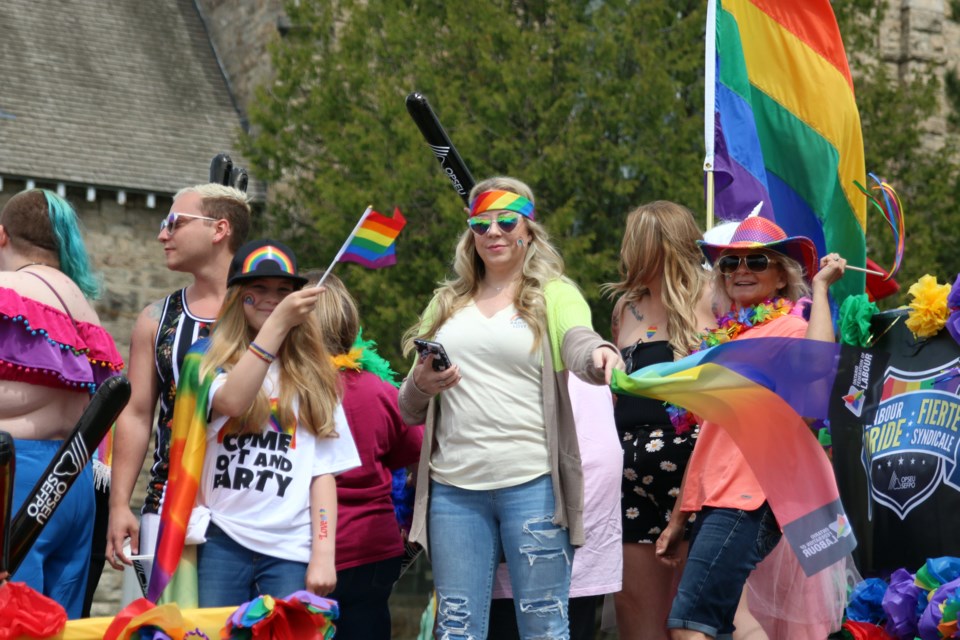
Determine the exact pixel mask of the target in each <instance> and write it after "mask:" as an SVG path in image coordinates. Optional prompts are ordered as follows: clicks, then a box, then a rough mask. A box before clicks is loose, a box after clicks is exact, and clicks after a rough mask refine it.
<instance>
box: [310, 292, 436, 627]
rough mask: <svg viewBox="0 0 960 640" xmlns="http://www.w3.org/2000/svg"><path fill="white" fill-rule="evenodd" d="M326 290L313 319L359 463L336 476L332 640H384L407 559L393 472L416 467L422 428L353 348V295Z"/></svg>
mask: <svg viewBox="0 0 960 640" xmlns="http://www.w3.org/2000/svg"><path fill="white" fill-rule="evenodd" d="M324 286H325V287H326V289H327V291H326V292H325V293H324V295H323V296H321V298H320V302H319V303H318V305H317V313H319V314H320V325H321V326H322V327H323V330H324V340H325V341H326V346H327V350H328V351H329V352H330V353H331V354H334V355H335V358H334V363H335V364H336V365H337V366H338V367H339V368H340V379H341V382H342V383H343V410H344V412H345V413H346V415H347V423H348V424H349V425H350V431H351V433H352V434H353V439H354V442H356V445H357V450H358V451H359V452H360V461H361V466H360V467H359V468H357V469H353V470H352V471H348V472H346V473H343V474H341V475H338V476H337V505H338V516H337V538H336V543H337V547H336V566H337V588H336V589H335V590H334V592H333V593H331V594H330V596H329V597H331V598H333V599H334V600H336V601H337V603H338V604H339V606H340V617H339V618H338V619H337V638H344V639H345V640H357V639H358V638H359V639H364V640H389V638H390V634H391V629H390V609H389V607H388V606H387V601H388V599H389V598H390V592H391V591H392V589H393V584H394V583H395V582H396V581H397V578H399V577H400V563H401V560H402V559H403V556H404V544H403V535H402V533H401V531H400V527H399V525H398V524H397V518H396V516H395V515H394V508H393V501H392V499H391V489H392V483H393V471H394V470H396V469H401V468H403V467H407V466H409V465H412V464H415V463H416V462H417V461H418V460H419V458H420V445H421V443H422V441H423V425H418V426H407V425H406V424H404V422H403V420H401V419H400V411H399V409H398V408H397V388H396V387H395V386H394V385H392V384H390V383H389V382H387V381H385V380H383V379H382V378H381V377H380V376H379V375H377V373H374V371H378V372H383V373H385V374H387V375H388V376H389V375H392V374H393V372H392V371H390V369H389V365H388V364H387V362H386V361H385V360H383V359H382V358H380V356H378V355H377V354H376V352H375V351H373V349H372V343H366V346H361V343H360V342H359V341H358V336H359V333H360V317H359V313H358V312H357V305H356V302H354V300H353V297H352V296H351V295H350V292H349V291H347V288H346V287H345V286H344V285H343V283H342V282H341V281H340V280H339V279H338V278H337V277H336V276H333V275H331V276H328V277H327V279H326V280H325V281H324Z"/></svg>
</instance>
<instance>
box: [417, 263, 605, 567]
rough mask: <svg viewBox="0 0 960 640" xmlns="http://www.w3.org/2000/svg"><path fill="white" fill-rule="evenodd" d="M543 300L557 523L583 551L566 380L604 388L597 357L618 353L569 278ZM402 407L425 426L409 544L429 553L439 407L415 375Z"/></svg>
mask: <svg viewBox="0 0 960 640" xmlns="http://www.w3.org/2000/svg"><path fill="white" fill-rule="evenodd" d="M544 300H545V303H546V320H547V322H546V324H547V336H546V338H547V339H546V340H542V341H541V343H542V345H543V367H542V385H543V417H544V421H545V423H546V429H547V448H548V450H549V455H550V469H551V473H550V476H551V479H552V481H553V494H554V517H553V523H554V524H556V525H558V526H561V527H566V528H567V529H568V530H569V534H570V543H571V544H572V545H574V546H581V545H583V544H584V537H583V470H582V468H581V465H580V447H579V445H578V443H577V432H576V425H575V424H574V421H573V409H572V407H571V406H570V395H569V392H568V390H567V375H568V371H569V372H572V373H574V374H576V375H577V377H579V378H581V379H583V380H585V381H587V382H590V383H593V384H603V383H604V379H603V370H602V369H597V368H596V367H594V366H593V358H592V355H593V352H594V350H595V349H597V348H599V347H603V346H606V347H609V348H610V349H613V350H614V351H615V352H616V351H617V349H616V347H615V346H614V345H612V344H611V343H609V342H606V341H604V340H603V338H601V337H600V336H599V335H597V333H596V332H595V331H594V330H593V327H592V325H591V322H590V307H589V306H587V302H586V300H584V299H583V296H582V295H581V294H580V291H579V290H578V289H577V287H576V286H575V285H574V284H572V283H571V282H569V281H568V280H566V279H559V280H554V281H552V282H550V283H549V284H547V286H546V288H545V289H544ZM435 307H436V304H435V301H431V303H430V305H428V307H427V310H426V311H425V312H424V317H423V320H424V322H423V324H424V325H429V324H430V321H431V319H432V316H433V313H434V309H435ZM399 402H400V413H401V416H402V417H403V419H404V421H405V422H407V424H420V423H421V422H423V423H425V428H424V432H423V447H422V449H421V450H420V466H419V469H418V471H417V493H416V498H415V500H414V507H413V524H412V526H411V528H410V540H411V541H413V542H418V543H420V544H421V545H423V546H424V548H426V549H427V551H428V552H429V546H428V544H427V526H426V522H427V517H426V516H427V506H428V504H429V501H430V456H431V454H432V452H433V443H434V437H433V434H434V429H435V428H436V425H437V423H438V421H439V418H440V403H439V402H438V398H436V397H432V396H430V395H428V394H425V393H423V392H421V391H420V390H419V389H418V388H417V387H416V385H414V384H413V376H412V375H410V376H407V379H406V380H404V382H403V385H402V386H401V387H400V398H399Z"/></svg>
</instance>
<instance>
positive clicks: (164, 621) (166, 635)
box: [103, 598, 209, 640]
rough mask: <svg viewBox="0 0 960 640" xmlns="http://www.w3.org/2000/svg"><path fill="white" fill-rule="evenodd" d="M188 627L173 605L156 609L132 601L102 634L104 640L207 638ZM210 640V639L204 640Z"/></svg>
mask: <svg viewBox="0 0 960 640" xmlns="http://www.w3.org/2000/svg"><path fill="white" fill-rule="evenodd" d="M188 626H191V625H189V624H188V623H187V622H186V621H185V620H184V619H183V615H182V613H181V612H180V608H179V607H177V605H176V604H174V603H168V604H163V605H160V606H157V605H155V604H153V603H152V602H150V601H149V600H147V599H146V598H138V599H137V600H134V601H133V602H131V603H130V604H128V605H127V606H126V607H124V608H123V610H121V611H120V613H118V614H117V615H116V616H115V617H114V618H113V622H111V623H110V626H109V627H107V630H106V631H105V632H104V634H103V640H183V639H184V638H187V637H193V638H203V639H207V636H206V635H205V634H203V633H202V632H200V631H199V629H198V630H196V631H193V632H190V631H188V630H187V628H188ZM207 640H209V639H207Z"/></svg>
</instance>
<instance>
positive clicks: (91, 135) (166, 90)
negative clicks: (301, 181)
mask: <svg viewBox="0 0 960 640" xmlns="http://www.w3.org/2000/svg"><path fill="white" fill-rule="evenodd" d="M0 33H2V34H3V35H2V37H0V176H10V177H18V178H33V179H36V180H37V181H43V180H49V181H54V182H64V183H67V184H77V185H84V186H96V187H101V188H107V189H117V190H121V189H123V190H131V191H145V192H154V193H158V194H171V193H174V192H176V191H177V190H178V189H180V188H182V187H185V186H189V185H192V184H196V183H198V182H205V181H206V180H207V179H208V176H209V166H210V160H211V158H212V157H213V156H214V155H215V154H217V153H219V152H221V151H226V152H228V153H230V154H231V156H232V157H233V158H234V159H235V162H236V161H238V160H239V154H238V153H236V152H235V151H234V140H235V138H236V136H237V133H238V131H239V129H240V126H241V122H240V115H239V113H238V111H237V109H236V107H235V105H234V102H233V100H232V98H231V96H230V92H229V89H228V86H227V82H226V80H225V79H224V76H223V73H222V72H221V69H220V66H219V64H218V62H217V59H216V56H215V54H214V51H213V48H212V46H211V44H210V40H209V38H208V36H207V32H206V29H205V27H204V24H203V21H202V19H201V17H200V14H199V13H198V11H197V8H196V6H195V4H194V1H193V0H146V1H144V0H83V1H82V2H76V1H73V0H44V1H43V2H36V1H35V0H2V3H0ZM238 164H242V161H241V162H238ZM251 187H253V184H252V180H251Z"/></svg>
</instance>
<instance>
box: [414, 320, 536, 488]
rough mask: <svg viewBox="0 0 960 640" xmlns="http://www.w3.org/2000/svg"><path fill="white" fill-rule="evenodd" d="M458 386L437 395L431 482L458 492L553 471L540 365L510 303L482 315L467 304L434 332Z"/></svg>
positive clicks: (520, 481)
mask: <svg viewBox="0 0 960 640" xmlns="http://www.w3.org/2000/svg"><path fill="white" fill-rule="evenodd" d="M435 340H436V341H437V342H440V343H441V344H442V345H443V346H444V349H445V350H446V352H447V355H449V356H450V360H451V362H453V363H454V364H456V365H459V367H460V374H461V376H462V377H461V380H460V383H459V384H457V385H456V386H454V387H452V388H450V389H448V390H446V391H443V392H441V394H440V421H439V424H438V425H437V434H436V446H435V447H434V450H433V455H432V456H431V457H430V473H431V476H430V477H431V478H432V479H433V480H436V481H438V482H441V483H443V484H448V485H453V486H455V487H460V488H461V489H473V490H491V489H502V488H504V487H512V486H516V485H520V484H523V483H524V482H528V481H530V480H533V479H534V478H538V477H540V476H542V475H544V474H547V473H549V472H550V461H549V457H548V452H547V433H546V428H545V425H544V418H543V390H542V384H543V383H542V380H543V378H542V372H541V370H542V366H543V363H542V360H543V356H542V354H541V352H540V349H534V348H533V332H532V331H531V330H530V327H529V326H527V323H526V322H525V321H524V320H523V318H521V317H520V315H519V314H518V313H517V310H516V308H515V307H514V306H513V305H512V304H511V305H510V306H509V307H506V308H505V309H502V310H500V311H499V312H497V313H495V314H494V315H493V317H490V318H487V317H486V316H484V315H483V314H482V313H481V312H480V310H479V309H478V308H477V306H476V305H475V304H473V303H470V304H469V305H467V306H466V307H464V308H463V309H461V310H459V311H458V312H457V313H455V314H454V315H453V316H452V317H451V318H450V319H449V320H447V321H446V322H445V323H444V325H443V326H442V327H441V328H440V330H439V331H438V332H437V335H436V338H435Z"/></svg>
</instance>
